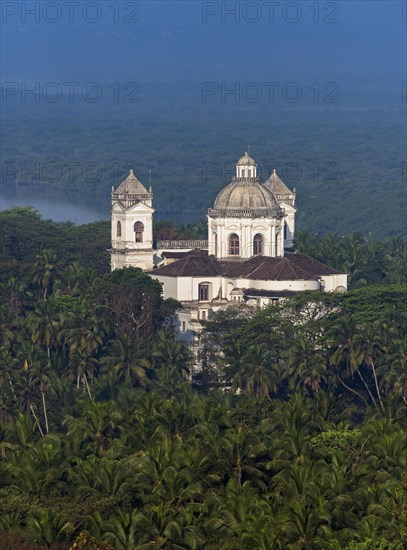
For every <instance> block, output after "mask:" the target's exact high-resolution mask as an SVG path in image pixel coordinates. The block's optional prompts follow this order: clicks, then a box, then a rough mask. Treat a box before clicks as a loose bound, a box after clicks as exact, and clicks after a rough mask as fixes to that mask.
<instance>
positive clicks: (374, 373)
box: [370, 358, 386, 416]
mask: <svg viewBox="0 0 407 550" xmlns="http://www.w3.org/2000/svg"><path fill="white" fill-rule="evenodd" d="M370 362H371V367H372V372H373V378H374V383H375V386H376V393H377V397H378V398H379V402H380V407H381V408H382V411H383V414H384V416H386V413H385V412H384V406H383V401H382V397H381V395H380V391H379V384H378V382H377V376H376V369H375V366H374V363H373V358H370Z"/></svg>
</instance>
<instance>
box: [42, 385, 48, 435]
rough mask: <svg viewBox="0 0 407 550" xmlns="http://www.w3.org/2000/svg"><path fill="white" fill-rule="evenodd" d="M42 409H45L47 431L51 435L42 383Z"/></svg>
mask: <svg viewBox="0 0 407 550" xmlns="http://www.w3.org/2000/svg"><path fill="white" fill-rule="evenodd" d="M41 395H42V408H43V409H44V418H45V430H46V432H47V434H49V426H48V414H47V406H46V404H45V393H44V384H43V383H42V382H41Z"/></svg>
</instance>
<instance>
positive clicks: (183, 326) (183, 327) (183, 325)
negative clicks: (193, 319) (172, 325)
mask: <svg viewBox="0 0 407 550" xmlns="http://www.w3.org/2000/svg"><path fill="white" fill-rule="evenodd" d="M185 330H186V326H185V321H182V332H185Z"/></svg>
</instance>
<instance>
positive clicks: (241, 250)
mask: <svg viewBox="0 0 407 550" xmlns="http://www.w3.org/2000/svg"><path fill="white" fill-rule="evenodd" d="M295 199H296V193H295V190H294V191H291V190H290V189H289V188H288V187H287V186H286V185H285V184H284V182H283V181H282V180H281V179H280V178H279V177H278V175H277V173H276V171H275V170H274V171H273V173H272V174H271V176H270V177H269V178H268V179H267V180H266V181H265V182H264V183H262V182H261V181H260V178H258V176H257V165H256V162H255V161H254V160H253V158H251V157H250V156H249V155H248V154H247V153H245V154H244V155H243V156H242V157H241V158H240V160H239V161H238V162H237V164H236V175H235V177H234V178H233V179H232V181H231V183H230V184H229V185H227V186H226V187H225V188H224V189H223V190H222V191H221V192H220V193H219V194H218V196H217V197H216V200H215V202H214V205H213V207H212V208H210V209H209V210H208V214H207V218H208V241H196V242H191V241H166V242H158V243H156V246H154V243H153V231H152V226H153V213H154V209H153V194H152V190H151V187H150V189H149V190H148V191H147V189H146V188H145V187H144V186H143V185H142V183H141V182H140V181H139V180H138V179H137V177H136V176H135V175H134V173H133V171H130V174H129V175H128V177H127V178H126V179H125V180H124V181H123V182H122V183H121V184H120V185H119V187H118V188H117V189H116V190H114V188H113V189H112V210H111V213H112V247H111V250H110V253H111V267H112V269H118V268H122V267H126V266H134V267H140V268H141V269H143V270H144V271H146V272H147V273H148V274H149V275H150V276H151V277H152V278H154V279H157V280H158V281H159V282H160V283H161V284H162V286H163V296H164V298H174V299H176V300H178V301H179V302H181V304H182V308H181V309H180V310H179V311H178V314H177V330H178V334H179V337H180V338H181V339H182V340H184V341H192V339H193V334H195V333H196V332H198V331H199V330H200V329H201V328H202V324H201V321H205V320H207V319H208V318H209V317H210V315H211V313H212V312H214V311H217V310H219V309H223V308H226V307H228V306H229V305H230V304H231V303H246V304H248V305H252V306H254V307H261V306H264V305H267V304H270V303H275V302H276V301H279V300H281V299H285V298H287V297H290V296H293V295H294V294H295V293H298V292H304V291H306V290H320V291H337V292H339V291H342V292H343V291H345V290H346V289H347V274H346V273H340V272H338V271H336V270H334V269H332V268H331V267H329V266H327V265H324V264H322V263H320V262H318V261H316V260H314V259H313V258H310V257H309V256H305V255H304V254H299V253H296V252H295V251H294V248H293V247H294V235H295V213H296V208H295Z"/></svg>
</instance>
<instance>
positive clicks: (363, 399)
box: [337, 374, 368, 407]
mask: <svg viewBox="0 0 407 550" xmlns="http://www.w3.org/2000/svg"><path fill="white" fill-rule="evenodd" d="M337 376H338V380H339V382H340V383H341V384H342V386H343V387H344V388H346V389H347V390H349V391H351V392H352V393H354V394H355V395H357V396H358V397H359V399H361V400H362V401H363V403H364V404H365V405H366V407H367V405H368V403H367V401H366V399H365V398H364V397H363V395H361V394H360V393H359V392H357V391H356V390H354V389H353V388H351V387H350V386H348V385H346V384H345V382H344V381H343V380H342V378H341V377H340V376H339V374H338V375H337Z"/></svg>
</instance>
